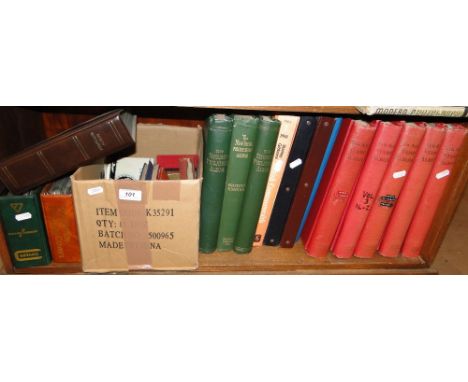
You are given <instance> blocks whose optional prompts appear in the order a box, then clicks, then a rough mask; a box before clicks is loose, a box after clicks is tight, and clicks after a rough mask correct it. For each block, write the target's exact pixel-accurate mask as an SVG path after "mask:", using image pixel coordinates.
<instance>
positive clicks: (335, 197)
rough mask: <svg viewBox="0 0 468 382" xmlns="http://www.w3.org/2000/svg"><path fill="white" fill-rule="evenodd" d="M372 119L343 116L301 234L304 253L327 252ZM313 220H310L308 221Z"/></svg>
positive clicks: (370, 133)
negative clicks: (342, 123) (363, 119)
mask: <svg viewBox="0 0 468 382" xmlns="http://www.w3.org/2000/svg"><path fill="white" fill-rule="evenodd" d="M375 130H376V123H372V124H368V123H367V122H364V121H355V120H345V123H344V126H342V127H341V132H343V134H342V133H341V132H340V135H339V137H338V140H337V143H338V145H336V143H335V149H334V150H333V153H332V156H331V158H330V161H331V162H329V163H328V165H327V169H326V171H325V175H324V178H323V179H322V182H321V185H320V189H319V193H318V194H317V196H318V198H316V200H315V202H314V206H313V207H312V211H311V212H312V213H311V214H309V217H308V222H307V223H306V229H305V230H304V233H303V235H302V238H303V241H304V244H305V245H304V246H305V249H306V251H307V253H308V254H309V255H310V256H313V257H324V256H326V255H327V253H328V251H329V249H330V245H331V243H332V241H333V237H334V235H335V232H336V229H337V228H338V224H339V223H340V219H341V216H342V214H343V211H344V210H345V208H346V205H347V202H348V198H349V196H350V194H351V192H352V190H353V187H354V184H355V182H356V180H357V178H358V176H359V173H360V171H361V169H362V166H363V164H364V161H365V159H366V156H367V152H368V151H369V147H370V145H371V143H372V139H373V138H374V134H375ZM311 220H313V221H311Z"/></svg>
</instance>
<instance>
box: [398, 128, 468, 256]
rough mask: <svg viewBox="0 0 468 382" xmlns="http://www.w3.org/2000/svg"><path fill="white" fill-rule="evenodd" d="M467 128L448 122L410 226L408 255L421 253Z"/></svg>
mask: <svg viewBox="0 0 468 382" xmlns="http://www.w3.org/2000/svg"><path fill="white" fill-rule="evenodd" d="M466 132H467V130H466V129H465V128H464V127H463V126H462V125H455V124H454V125H449V126H448V128H447V132H446V135H445V139H444V141H443V143H442V146H441V148H440V151H439V154H438V155H437V158H436V160H435V162H434V166H433V168H432V171H431V174H430V176H429V180H428V181H427V183H426V187H425V188H424V191H423V194H422V196H421V200H420V202H419V205H418V207H417V209H416V212H415V214H414V217H413V220H412V222H411V224H410V227H409V229H408V233H407V235H406V239H405V242H404V244H403V249H402V253H403V256H405V257H417V256H419V255H420V252H421V248H422V245H423V243H424V240H425V239H426V236H427V233H428V231H429V229H430V227H431V224H432V221H433V220H434V215H435V214H436V211H437V210H438V208H439V206H440V203H441V201H442V196H443V194H444V191H445V189H446V187H447V182H448V180H449V178H450V175H451V172H452V168H453V165H454V163H455V160H456V158H457V156H458V153H459V152H460V149H461V146H462V145H463V141H464V139H465V136H466Z"/></svg>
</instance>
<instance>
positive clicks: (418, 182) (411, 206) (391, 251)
mask: <svg viewBox="0 0 468 382" xmlns="http://www.w3.org/2000/svg"><path fill="white" fill-rule="evenodd" d="M445 126H446V125H444V124H442V123H439V124H436V125H433V124H431V125H428V126H427V128H426V130H427V132H426V135H425V137H424V139H423V141H422V143H421V146H420V147H419V150H418V153H417V155H416V158H415V159H414V163H413V165H412V166H411V169H410V172H409V174H408V176H407V177H406V182H405V184H404V186H403V189H402V190H401V194H400V197H399V198H398V203H397V204H396V206H395V208H394V211H393V214H392V216H391V218H390V221H389V222H388V225H387V229H386V230H385V232H384V234H383V237H382V242H381V244H380V248H379V252H380V254H381V255H382V256H385V257H396V256H398V255H399V253H400V249H401V245H402V244H403V240H404V239H405V235H406V231H407V230H408V227H409V225H410V223H411V219H412V218H413V215H414V212H415V211H416V207H417V206H418V202H419V199H420V198H421V194H422V192H423V190H424V186H425V185H426V182H427V179H428V178H429V174H430V173H431V169H432V167H433V165H434V160H435V158H436V156H437V153H438V152H439V149H440V145H441V144H442V141H443V139H444V136H445Z"/></svg>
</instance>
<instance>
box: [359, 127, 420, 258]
mask: <svg viewBox="0 0 468 382" xmlns="http://www.w3.org/2000/svg"><path fill="white" fill-rule="evenodd" d="M425 132H426V129H425V127H424V125H417V124H414V123H406V124H405V126H404V127H403V131H402V132H401V135H400V138H399V139H398V143H397V145H396V148H395V151H394V153H393V155H392V159H390V163H389V164H388V167H387V170H386V171H385V174H384V177H383V179H382V183H381V184H380V188H379V191H378V192H377V198H376V202H375V203H374V205H373V206H372V208H371V210H370V212H369V215H368V217H367V219H366V222H365V224H364V228H363V229H362V232H361V235H360V236H359V240H358V242H357V244H356V249H355V250H354V255H355V256H357V257H362V258H370V257H373V256H374V254H375V251H376V250H377V247H378V245H379V243H380V239H381V237H382V235H383V232H384V230H385V227H386V226H387V222H388V220H389V219H390V216H391V213H392V210H393V206H394V204H395V202H396V200H397V199H398V196H399V195H400V191H401V188H402V187H403V183H404V181H405V177H406V174H407V172H408V171H409V169H410V168H411V165H412V163H413V160H414V157H415V156H416V153H417V151H418V148H419V145H420V143H421V141H422V139H423V137H424V134H425Z"/></svg>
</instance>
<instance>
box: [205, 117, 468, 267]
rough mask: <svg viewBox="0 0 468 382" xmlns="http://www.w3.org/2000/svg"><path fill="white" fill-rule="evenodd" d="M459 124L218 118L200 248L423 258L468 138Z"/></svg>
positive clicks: (210, 145)
mask: <svg viewBox="0 0 468 382" xmlns="http://www.w3.org/2000/svg"><path fill="white" fill-rule="evenodd" d="M466 131H467V130H466V129H465V128H464V127H463V126H462V125H459V124H443V123H436V124H434V123H430V124H428V123H423V122H417V123H412V122H404V121H397V122H385V121H380V120H374V121H371V122H366V121H361V120H353V119H342V118H330V117H313V116H303V117H296V116H285V115H278V116H275V117H267V116H259V117H257V116H245V115H234V116H228V115H223V114H217V115H213V116H211V117H210V118H209V120H208V122H207V128H206V141H207V142H206V150H205V158H204V183H203V189H202V210H201V225H200V251H201V252H204V253H211V252H214V251H231V250H234V251H235V252H237V253H248V252H250V251H251V250H252V248H253V247H254V246H261V245H270V246H277V245H280V246H281V247H283V248H291V247H293V246H294V244H295V243H296V242H297V241H298V240H299V239H300V238H302V240H303V242H304V246H305V249H306V252H307V254H308V255H310V256H313V257H325V256H327V255H328V254H329V253H333V254H334V255H335V256H336V257H338V258H351V257H353V256H356V257H361V258H369V257H373V256H375V255H376V254H377V253H379V254H380V255H382V256H387V257H396V256H399V255H403V256H406V257H417V256H419V255H420V251H421V247H422V244H423V242H424V240H425V238H426V235H427V233H428V231H429V229H430V226H431V223H432V220H433V218H434V216H435V213H436V211H437V209H438V208H439V206H440V205H441V203H443V201H442V196H443V193H444V190H445V188H446V185H447V181H448V179H449V177H450V174H451V170H452V167H453V165H454V162H455V160H456V158H457V156H458V152H459V150H460V148H461V146H462V144H463V141H464V139H465V136H466Z"/></svg>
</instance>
